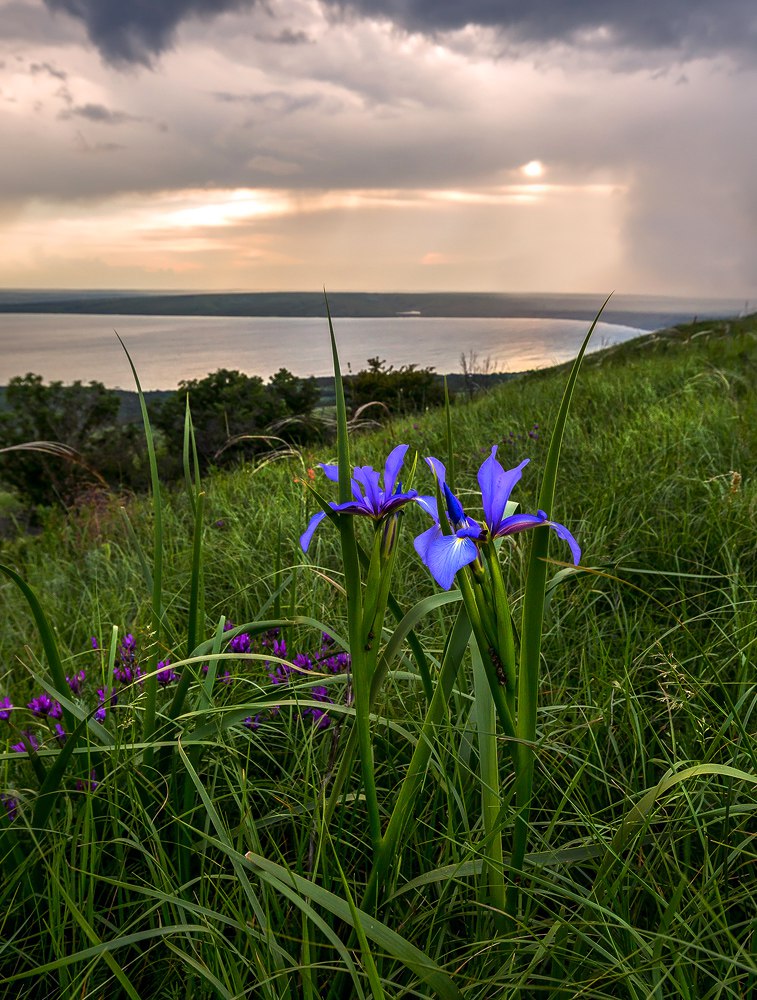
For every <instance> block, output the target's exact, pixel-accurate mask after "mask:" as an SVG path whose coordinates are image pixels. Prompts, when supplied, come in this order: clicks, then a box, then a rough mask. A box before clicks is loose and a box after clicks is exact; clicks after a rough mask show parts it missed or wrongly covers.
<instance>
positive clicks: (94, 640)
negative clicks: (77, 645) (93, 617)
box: [90, 635, 100, 649]
mask: <svg viewBox="0 0 757 1000" xmlns="http://www.w3.org/2000/svg"><path fill="white" fill-rule="evenodd" d="M90 642H91V643H92V649H99V648H100V644H99V643H98V641H97V636H96V635H93V636H92V638H91V639H90Z"/></svg>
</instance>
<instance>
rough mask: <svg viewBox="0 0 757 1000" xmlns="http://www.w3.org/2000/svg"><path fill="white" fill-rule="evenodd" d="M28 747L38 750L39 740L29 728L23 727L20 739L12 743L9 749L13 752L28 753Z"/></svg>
mask: <svg viewBox="0 0 757 1000" xmlns="http://www.w3.org/2000/svg"><path fill="white" fill-rule="evenodd" d="M29 749H32V750H38V749H39V740H38V739H37V737H36V736H35V735H34V733H32V732H30V730H28V729H24V731H23V732H22V733H21V740H20V741H19V742H18V743H12V744H11V750H13V752H14V753H28V752H29Z"/></svg>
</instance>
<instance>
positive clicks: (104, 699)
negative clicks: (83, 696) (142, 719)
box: [95, 688, 118, 722]
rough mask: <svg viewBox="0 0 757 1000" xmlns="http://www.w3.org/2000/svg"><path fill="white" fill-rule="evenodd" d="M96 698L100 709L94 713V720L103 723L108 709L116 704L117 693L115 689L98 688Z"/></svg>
mask: <svg viewBox="0 0 757 1000" xmlns="http://www.w3.org/2000/svg"><path fill="white" fill-rule="evenodd" d="M97 697H98V700H99V702H100V707H99V708H98V709H97V711H96V712H95V718H96V719H97V721H98V722H104V721H105V716H106V715H107V711H108V708H113V706H114V705H117V704H118V691H117V690H116V689H115V688H98V689H97Z"/></svg>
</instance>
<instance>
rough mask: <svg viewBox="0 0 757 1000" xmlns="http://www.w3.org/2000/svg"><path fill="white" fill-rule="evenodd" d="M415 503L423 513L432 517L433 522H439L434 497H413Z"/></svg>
mask: <svg viewBox="0 0 757 1000" xmlns="http://www.w3.org/2000/svg"><path fill="white" fill-rule="evenodd" d="M415 502H416V503H417V504H418V506H419V507H420V508H421V510H422V511H424V513H426V514H428V515H429V517H433V519H434V520H435V521H438V520H439V511H438V509H437V505H436V497H427V496H420V497H415Z"/></svg>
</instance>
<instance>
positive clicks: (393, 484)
mask: <svg viewBox="0 0 757 1000" xmlns="http://www.w3.org/2000/svg"><path fill="white" fill-rule="evenodd" d="M408 447H409V446H408V445H406V444H399V445H397V447H396V448H395V449H394V450H393V451H392V452H390V454H389V457H388V458H387V460H386V465H385V467H384V486H383V489H382V487H381V473H380V472H377V471H376V470H375V469H374V468H373V467H372V466H370V465H363V466H358V467H356V468H355V469H353V478H352V496H353V498H354V499H352V500H348V501H347V502H346V503H330V504H329V507H331V509H332V510H333V511H335V512H336V513H341V514H356V515H358V516H360V517H370V518H372V519H373V520H374V521H376V522H378V521H382V520H383V519H384V518H386V517H388V516H389V515H390V514H395V513H397V511H398V510H399V509H400V508H401V507H404V506H405V504H408V503H410V502H411V501H412V500H415V499H416V497H417V496H418V492H417V490H405V491H404V492H403V489H402V483H400V482H399V479H398V477H399V472H400V469H401V468H402V463H403V462H404V460H405V454H406V452H407V449H408ZM319 465H320V467H321V468H322V469H323V471H324V473H325V475H326V477H327V478H328V479H330V480H331V481H332V482H335V483H337V482H339V466H337V465H324V464H323V462H320V463H319ZM325 516H326V513H325V511H320V512H319V513H318V514H314V515H313V516H312V517H311V519H310V523H309V524H308V526H307V528H306V530H305V532H304V534H303V535H302V536H301V537H300V545H301V546H302V549H303V551H304V552H307V550H308V546H309V545H310V540H311V539H312V537H313V533H314V532H315V529H316V528H317V527H318V525H319V524H320V523H321V521H322V520H323V519H324V517H325Z"/></svg>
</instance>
